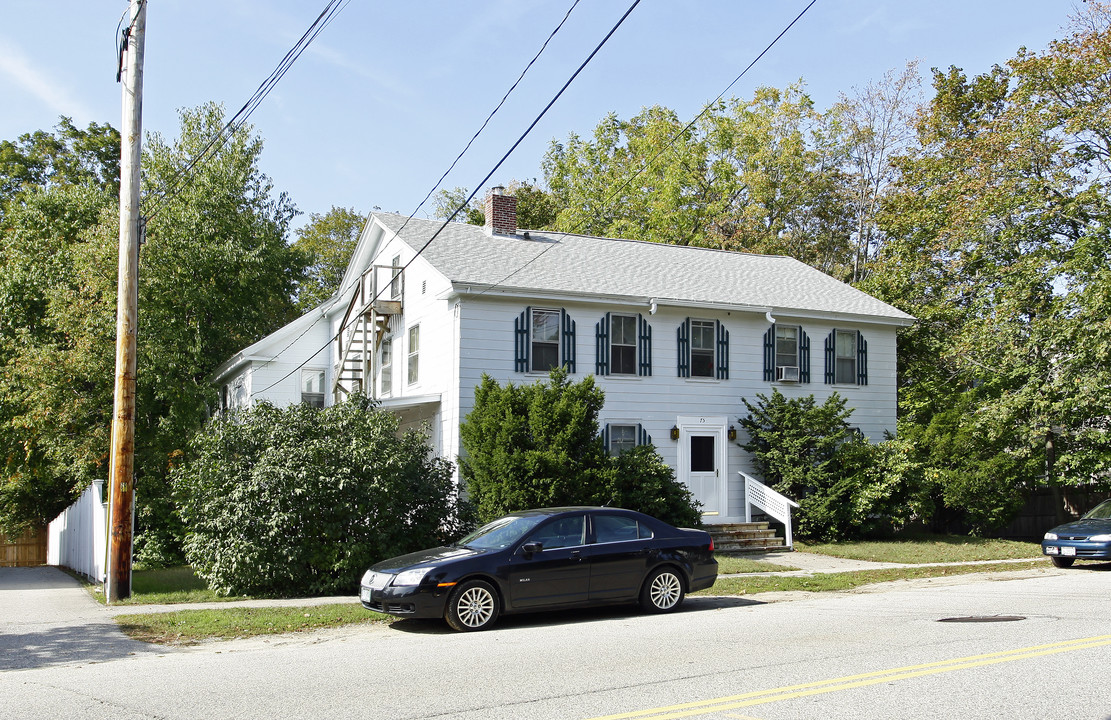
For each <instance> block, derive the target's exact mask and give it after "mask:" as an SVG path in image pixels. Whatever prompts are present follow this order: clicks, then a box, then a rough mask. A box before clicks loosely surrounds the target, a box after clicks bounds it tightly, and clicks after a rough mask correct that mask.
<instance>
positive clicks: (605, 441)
mask: <svg viewBox="0 0 1111 720" xmlns="http://www.w3.org/2000/svg"><path fill="white" fill-rule="evenodd" d="M602 447H604V448H605V449H606V452H607V453H608V452H609V451H610V424H609V423H606V426H605V427H604V428H602Z"/></svg>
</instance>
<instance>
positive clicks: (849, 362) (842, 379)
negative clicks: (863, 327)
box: [834, 330, 856, 384]
mask: <svg viewBox="0 0 1111 720" xmlns="http://www.w3.org/2000/svg"><path fill="white" fill-rule="evenodd" d="M834 347H835V348H836V367H835V372H836V377H835V381H836V382H838V383H846V384H853V383H856V331H854V330H838V331H837V338H836V341H835V345H834Z"/></svg>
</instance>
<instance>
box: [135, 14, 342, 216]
mask: <svg viewBox="0 0 1111 720" xmlns="http://www.w3.org/2000/svg"><path fill="white" fill-rule="evenodd" d="M350 2H351V0H329V2H328V3H327V5H325V6H324V9H323V10H321V11H320V14H319V15H317V17H316V20H314V21H313V22H312V24H311V25H310V26H309V28H308V29H307V30H305V32H304V34H302V35H301V37H300V39H298V41H297V42H296V43H295V44H294V46H293V47H292V48H290V50H289V51H288V52H287V53H286V54H285V57H283V58H282V59H281V61H280V62H279V63H278V65H277V66H276V67H275V68H274V70H273V71H271V73H270V75H269V76H267V78H266V79H265V80H263V81H262V83H261V84H260V85H259V86H258V88H257V89H256V90H255V92H254V94H253V95H251V97H250V98H249V99H248V100H247V102H245V103H244V104H243V107H241V108H240V109H239V111H238V112H236V113H235V115H233V116H232V117H231V119H229V120H228V121H227V123H225V124H224V126H223V127H222V128H221V129H220V130H219V131H218V132H217V133H216V134H214V135H213V136H212V137H211V138H210V139H209V141H208V143H206V144H205V146H204V147H203V148H201V150H200V152H198V153H197V154H196V155H194V156H193V158H192V159H191V160H190V161H189V162H187V163H186V165H185V167H183V168H182V169H181V170H179V171H178V172H176V173H174V174H173V175H172V176H171V177H170V179H169V180H168V181H167V183H166V186H165V187H164V188H163V190H162V191H161V192H160V193H159V194H158V195H157V196H156V197H155V198H154V202H155V204H154V206H153V207H151V208H150V210H149V211H148V212H147V213H145V215H146V217H147V218H152V217H154V216H156V215H157V214H158V213H159V212H160V211H161V210H162V209H163V208H165V207H166V204H167V203H168V202H169V201H170V200H172V199H173V198H174V197H175V196H176V195H177V194H178V193H179V192H180V190H181V188H182V186H183V185H184V184H185V182H186V180H188V178H189V176H190V175H191V174H192V172H193V170H194V169H195V168H196V167H197V166H198V165H199V164H201V163H202V162H206V161H207V160H208V159H209V158H210V157H212V156H214V155H215V154H216V153H218V152H219V151H220V149H221V148H223V146H224V145H225V144H227V142H228V141H229V140H230V139H231V138H232V137H233V136H234V135H235V133H236V132H238V131H239V129H240V128H241V127H242V126H243V125H244V124H245V123H246V122H247V119H248V118H250V116H251V115H252V114H253V113H254V111H255V109H256V108H257V107H258V106H259V105H260V104H261V103H262V101H263V100H264V99H266V96H267V95H269V94H270V91H271V90H273V89H274V87H275V86H276V85H277V84H278V82H280V81H281V79H282V78H283V77H285V74H286V73H287V72H289V69H290V68H291V67H292V66H293V64H294V63H295V62H297V59H298V58H300V57H301V54H302V53H303V52H305V50H306V49H307V48H308V46H309V45H311V44H312V42H313V41H314V40H315V39H316V38H317V36H318V35H320V33H321V32H323V30H324V28H326V27H327V26H328V25H329V24H331V22H332V20H334V19H335V17H336V15H338V14H339V13H340V12H341V11H342V10H343V9H344V8H345V7H347V5H348V4H349V3H350Z"/></svg>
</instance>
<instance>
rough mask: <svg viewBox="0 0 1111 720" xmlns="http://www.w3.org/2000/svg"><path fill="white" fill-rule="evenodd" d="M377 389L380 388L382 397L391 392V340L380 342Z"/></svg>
mask: <svg viewBox="0 0 1111 720" xmlns="http://www.w3.org/2000/svg"><path fill="white" fill-rule="evenodd" d="M378 382H379V383H380V385H379V387H381V388H382V391H381V392H382V394H383V395H389V394H391V393H392V392H393V339H392V338H385V339H383V340H382V364H381V365H380V366H379V370H378Z"/></svg>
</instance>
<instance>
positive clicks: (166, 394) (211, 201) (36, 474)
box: [0, 105, 304, 560]
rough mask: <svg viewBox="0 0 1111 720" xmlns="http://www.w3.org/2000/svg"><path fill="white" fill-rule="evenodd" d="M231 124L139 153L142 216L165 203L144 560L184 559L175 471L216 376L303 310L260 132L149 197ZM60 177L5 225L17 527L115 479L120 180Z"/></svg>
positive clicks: (20, 200)
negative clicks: (163, 193)
mask: <svg viewBox="0 0 1111 720" xmlns="http://www.w3.org/2000/svg"><path fill="white" fill-rule="evenodd" d="M223 125H224V120H223V113H222V110H221V109H220V108H218V107H217V106H215V105H207V106H204V107H201V108H198V109H196V110H190V111H183V112H182V133H181V137H180V138H179V139H178V140H177V141H176V142H175V143H173V144H170V143H167V142H166V141H165V140H163V139H162V138H161V137H159V136H157V135H155V136H152V137H151V138H150V139H149V141H148V143H147V149H146V151H145V153H144V158H143V173H144V176H143V179H144V186H145V188H146V197H147V201H146V204H145V207H146V208H148V212H149V209H150V208H152V207H157V210H156V212H155V213H154V214H153V215H152V216H151V217H149V218H148V222H147V226H146V242H145V243H144V244H143V246H142V250H141V253H140V263H139V267H140V270H139V318H138V325H139V333H138V385H137V393H136V405H137V409H136V466H135V467H136V469H135V472H136V478H137V485H138V498H139V505H138V510H137V514H138V523H137V524H138V527H139V531H140V538H141V539H140V540H139V542H138V547H137V551H138V552H139V553H140V556H141V557H143V558H144V559H148V560H157V559H158V558H159V557H162V558H169V559H172V556H173V555H174V554H175V552H176V553H178V554H180V538H179V536H180V526H179V524H177V522H176V520H175V515H174V512H173V507H172V503H171V502H170V497H169V487H168V484H167V475H168V473H169V471H170V468H171V466H172V464H173V463H174V462H175V461H176V458H177V457H178V456H179V455H180V453H181V451H182V449H183V448H184V447H185V443H186V442H187V440H188V438H189V436H190V435H191V434H192V433H193V432H194V431H195V430H196V429H197V428H198V427H199V426H200V424H201V422H202V421H203V419H204V417H205V413H206V406H208V405H209V404H211V403H213V401H214V400H215V393H214V391H213V389H212V388H211V387H210V386H209V385H208V382H207V377H208V375H209V373H211V372H212V370H213V369H215V368H216V366H217V365H219V364H220V363H221V362H223V361H224V360H225V359H227V358H228V357H229V356H230V355H231V354H232V353H233V352H235V351H236V350H238V349H240V348H242V347H244V346H245V345H248V344H250V343H251V342H254V341H255V340H257V339H258V338H259V337H261V336H263V335H265V334H266V333H267V332H270V331H272V330H274V329H276V328H277V327H280V326H281V325H282V324H284V323H285V322H287V321H288V320H290V319H292V318H293V317H294V316H295V312H296V311H295V308H294V304H293V300H292V297H293V295H294V292H295V289H296V283H297V281H298V280H299V278H300V277H301V275H302V273H303V268H304V261H303V259H302V256H301V254H300V253H299V252H297V251H295V250H293V249H292V248H290V246H289V245H288V244H287V242H286V239H287V236H288V232H289V223H290V221H291V220H292V217H293V215H294V214H295V210H294V208H293V206H292V204H291V203H290V202H289V200H288V198H286V197H284V196H279V197H278V198H277V199H275V198H273V197H272V194H271V193H272V187H271V184H270V182H269V179H268V178H266V176H265V175H263V174H262V173H261V172H260V170H259V169H258V159H259V155H260V153H261V149H262V143H261V140H259V139H258V138H257V137H254V136H252V135H251V132H250V130H249V129H242V130H240V131H239V132H238V133H237V134H236V135H234V136H233V137H232V138H231V139H230V140H229V142H228V143H226V144H225V145H224V146H223V147H222V149H221V150H220V151H219V153H217V155H216V156H215V157H214V158H213V159H212V160H211V161H209V162H207V163H204V164H201V165H199V166H198V167H197V168H196V169H195V170H194V172H193V173H192V174H191V175H190V176H189V180H188V182H187V183H185V184H184V185H183V187H182V188H181V190H180V191H179V192H177V193H176V194H174V195H172V196H168V197H166V198H159V199H158V201H157V202H153V201H152V188H153V189H162V188H164V187H169V185H170V182H171V179H172V178H175V177H177V176H178V173H179V171H180V170H182V169H183V168H184V167H185V166H186V164H187V162H188V160H189V159H190V158H191V157H192V156H193V155H194V154H195V153H196V152H197V151H198V150H199V149H200V148H201V147H203V146H204V145H205V144H207V142H208V139H209V138H210V137H211V136H212V134H214V133H215V132H216V131H217V130H218V129H219V128H222V127H223ZM102 134H103V135H106V136H109V135H111V133H107V132H105V133H102ZM58 177H59V176H58V175H57V173H55V174H53V175H50V176H49V177H48V182H47V184H46V185H45V186H43V185H26V184H24V185H21V190H20V191H19V192H18V194H17V196H13V197H17V200H16V201H13V202H9V203H8V206H7V211H6V213H5V215H4V217H3V219H2V225H0V229H2V230H3V233H2V235H0V242H2V243H3V246H4V247H3V249H4V254H3V260H2V261H0V306H2V307H3V312H2V313H0V355H2V359H3V361H4V362H3V369H2V374H0V393H2V395H3V403H2V405H0V442H2V443H3V445H2V449H3V454H2V456H0V457H2V459H3V477H2V478H0V524H3V525H6V526H8V527H15V526H18V525H25V524H30V523H41V522H43V521H44V520H48V519H50V518H52V517H53V516H54V514H56V513H57V512H58V511H59V510H60V509H62V508H64V507H65V506H66V505H67V504H68V503H69V502H71V501H72V499H73V497H74V496H75V494H76V493H77V492H79V491H80V490H81V489H82V488H83V487H84V485H85V484H87V483H88V481H89V480H90V479H91V478H93V477H102V478H103V477H106V476H107V446H108V442H107V433H108V427H109V424H110V419H111V412H112V388H113V379H114V364H115V356H114V347H115V302H116V276H117V263H118V255H117V249H116V248H117V246H118V227H119V218H118V210H117V196H116V195H113V193H114V192H115V184H114V183H113V182H101V179H97V178H94V177H92V176H85V177H82V178H79V182H77V183H72V182H68V181H67V182H59V181H56V180H57V178H58ZM117 195H118V193H117ZM175 548H176V550H175Z"/></svg>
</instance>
